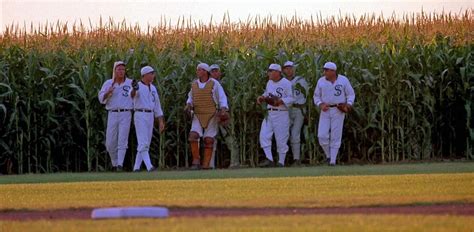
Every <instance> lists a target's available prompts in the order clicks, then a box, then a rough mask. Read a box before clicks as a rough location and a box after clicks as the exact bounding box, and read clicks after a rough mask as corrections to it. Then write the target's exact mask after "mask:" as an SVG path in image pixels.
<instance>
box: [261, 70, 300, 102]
mask: <svg viewBox="0 0 474 232" xmlns="http://www.w3.org/2000/svg"><path fill="white" fill-rule="evenodd" d="M270 93H271V94H272V95H274V96H278V97H279V98H281V99H282V100H283V103H284V104H283V105H280V106H278V107H277V106H271V105H268V106H267V108H273V109H280V110H288V108H289V107H290V106H291V105H292V104H293V102H294V101H295V99H294V98H293V89H292V87H291V82H290V81H289V80H288V79H286V78H281V79H280V80H279V81H276V82H275V81H273V80H269V81H268V82H267V86H266V88H265V92H264V93H263V96H264V97H268V96H269V94H270Z"/></svg>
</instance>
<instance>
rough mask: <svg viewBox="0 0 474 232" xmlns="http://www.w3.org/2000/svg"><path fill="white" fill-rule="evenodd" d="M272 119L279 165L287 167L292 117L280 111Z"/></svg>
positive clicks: (286, 112)
mask: <svg viewBox="0 0 474 232" xmlns="http://www.w3.org/2000/svg"><path fill="white" fill-rule="evenodd" d="M275 116H276V117H272V118H271V120H272V121H273V131H274V132H275V139H276V143H277V151H278V163H280V166H285V158H286V153H287V152H288V139H289V137H290V116H289V114H288V111H279V112H276V114H275Z"/></svg>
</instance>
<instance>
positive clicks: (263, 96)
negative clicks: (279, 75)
mask: <svg viewBox="0 0 474 232" xmlns="http://www.w3.org/2000/svg"><path fill="white" fill-rule="evenodd" d="M266 96H268V83H267V86H266V87H265V91H264V92H263V94H262V95H260V96H258V97H257V104H259V105H260V104H262V102H263V101H265V97H266Z"/></svg>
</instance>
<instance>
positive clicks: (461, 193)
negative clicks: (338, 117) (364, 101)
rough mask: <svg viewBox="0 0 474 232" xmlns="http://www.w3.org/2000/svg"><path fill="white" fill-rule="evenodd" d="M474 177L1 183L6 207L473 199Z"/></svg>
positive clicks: (306, 204) (336, 203)
mask: <svg viewBox="0 0 474 232" xmlns="http://www.w3.org/2000/svg"><path fill="white" fill-rule="evenodd" d="M473 180H474V173H464V174H413V175H381V176H374V175H371V176H320V177H286V178H242V179H214V180H208V179H201V180H150V181H113V182H76V183H48V184H10V185H1V186H0V194H1V195H0V196H1V198H2V204H1V205H0V210H9V209H58V208H83V207H107V206H149V205H152V206H153V205H156V206H177V207H353V206H374V205H375V206H376V205H410V204H436V203H473V202H474V194H473V193H474V184H473Z"/></svg>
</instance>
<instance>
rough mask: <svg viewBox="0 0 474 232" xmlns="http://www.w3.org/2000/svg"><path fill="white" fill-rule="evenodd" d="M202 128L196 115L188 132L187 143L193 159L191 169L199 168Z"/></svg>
mask: <svg viewBox="0 0 474 232" xmlns="http://www.w3.org/2000/svg"><path fill="white" fill-rule="evenodd" d="M202 133H203V130H202V127H201V123H200V122H199V119H198V118H197V117H196V115H195V116H194V117H193V121H192V124H191V131H190V132H189V136H188V141H189V144H190V146H191V155H192V157H193V163H192V167H191V168H193V169H199V168H201V156H200V154H199V138H200V137H202Z"/></svg>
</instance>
